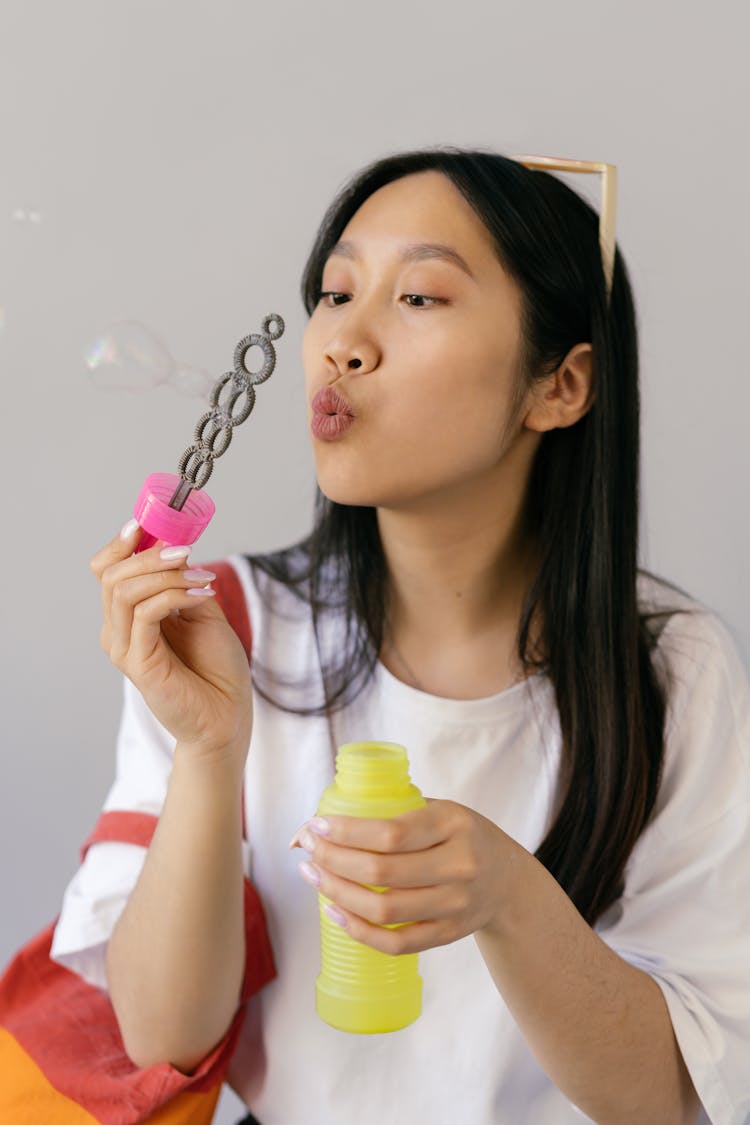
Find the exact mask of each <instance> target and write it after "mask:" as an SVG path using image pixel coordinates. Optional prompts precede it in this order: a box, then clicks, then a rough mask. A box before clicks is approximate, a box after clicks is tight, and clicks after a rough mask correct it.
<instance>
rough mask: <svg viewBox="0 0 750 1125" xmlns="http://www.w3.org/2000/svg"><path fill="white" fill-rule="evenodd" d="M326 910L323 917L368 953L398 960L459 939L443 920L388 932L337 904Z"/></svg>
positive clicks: (415, 924)
mask: <svg viewBox="0 0 750 1125" xmlns="http://www.w3.org/2000/svg"><path fill="white" fill-rule="evenodd" d="M330 908H331V909H330V911H329V910H326V913H327V914H328V916H329V917H330V918H331V920H332V921H334V922H336V923H337V925H341V926H342V928H343V929H344V930H346V932H347V933H348V934H349V936H350V937H352V938H354V940H355V941H360V942H362V944H363V945H369V946H370V947H371V948H372V949H378V950H379V951H380V952H381V953H390V954H391V955H392V956H399V955H400V954H402V953H423V952H424V950H426V949H435V948H436V947H437V946H439V945H448V944H449V942H452V941H456V940H457V937H458V936H463V935H459V934H458V933H457V932H456V931H455V926H453V925H452V924H451V923H450V922H445V921H444V920H439V921H432V922H414V923H412V924H411V925H406V926H398V927H397V928H396V929H393V930H390V929H388V928H387V927H385V926H376V925H373V923H372V922H368V921H367V919H366V918H361V917H360V916H359V915H357V914H354V913H352V911H350V910H346V909H345V908H343V907H341V906H339V904H338V903H337V902H336V903H331V904H330ZM337 916H338V917H337ZM339 918H340V919H342V921H339Z"/></svg>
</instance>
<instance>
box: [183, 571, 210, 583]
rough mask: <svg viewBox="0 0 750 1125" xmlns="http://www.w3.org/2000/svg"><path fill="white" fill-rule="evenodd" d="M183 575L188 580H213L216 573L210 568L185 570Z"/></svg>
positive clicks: (203, 581)
mask: <svg viewBox="0 0 750 1125" xmlns="http://www.w3.org/2000/svg"><path fill="white" fill-rule="evenodd" d="M182 577H183V578H184V579H185V581H186V582H202V583H203V585H204V586H205V585H206V583H207V582H213V580H214V578H215V577H216V575H215V574H214V573H213V572H212V571H210V570H183V572H182Z"/></svg>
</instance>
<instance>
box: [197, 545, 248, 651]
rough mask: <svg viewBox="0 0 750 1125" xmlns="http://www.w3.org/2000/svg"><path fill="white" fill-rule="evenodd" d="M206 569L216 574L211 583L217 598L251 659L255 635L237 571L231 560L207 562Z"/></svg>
mask: <svg viewBox="0 0 750 1125" xmlns="http://www.w3.org/2000/svg"><path fill="white" fill-rule="evenodd" d="M201 566H203V564H201ZM205 569H206V570H210V571H213V573H214V574H215V575H216V579H215V581H213V582H212V583H211V585H212V586H213V588H214V590H216V600H217V602H218V603H219V605H220V606H221V608H222V609H223V611H224V615H225V617H226V619H227V621H228V622H229V624H230V625H231V626H232V628H233V629H234V631H235V633H236V634H237V636H238V637H239V638H240V640H241V641H242V645H243V648H244V649H245V652H246V653H247V658H248V660H249V659H250V657H251V654H252V649H253V636H252V631H251V629H250V618H249V617H248V613H247V602H246V601H245V594H244V592H243V589H242V585H241V583H240V580H239V578H238V577H237V571H236V570H235V569H234V567H233V566H232V564H231V563H229V562H212V563H206V564H205Z"/></svg>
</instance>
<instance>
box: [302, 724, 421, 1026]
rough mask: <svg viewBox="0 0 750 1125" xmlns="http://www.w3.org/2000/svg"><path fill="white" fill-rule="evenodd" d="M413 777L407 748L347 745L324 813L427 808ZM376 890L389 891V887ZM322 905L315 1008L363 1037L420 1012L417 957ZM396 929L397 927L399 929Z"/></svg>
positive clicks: (383, 813) (325, 799)
mask: <svg viewBox="0 0 750 1125" xmlns="http://www.w3.org/2000/svg"><path fill="white" fill-rule="evenodd" d="M425 804H426V802H425V799H424V797H423V796H422V794H421V793H420V791H419V790H418V789H417V787H416V786H415V785H412V783H411V781H410V778H409V761H408V755H407V752H406V749H405V747H403V746H400V745H399V744H398V743H394V742H348V743H346V744H345V745H343V746H341V747H340V748H339V751H338V754H337V756H336V777H335V780H334V782H333V784H332V785H329V787H328V788H327V789H326V791H325V792H324V794H323V796H322V797H321V800H320V804H319V806H318V814H319V815H320V816H326V815H328V814H331V815H341V816H362V817H373V818H378V819H379V818H382V817H392V816H399V815H400V814H401V813H405V812H408V811H409V810H411V809H419V808H423V807H424V805H425ZM373 889H374V890H379V891H384V890H386V889H387V888H385V887H375V888H373ZM318 900H319V904H320V938H321V971H320V974H319V975H318V979H317V984H316V1006H317V1011H318V1015H319V1016H320V1017H321V1019H323V1020H325V1022H326V1023H329V1024H331V1026H333V1027H336V1028H339V1029H340V1030H341V1031H350V1032H356V1033H360V1034H368V1033H369V1034H372V1033H376V1032H386V1031H397V1030H398V1029H399V1028H402V1027H406V1026H407V1025H408V1024H410V1023H413V1021H414V1020H415V1019H416V1018H417V1017H418V1016H419V1014H420V1012H421V1010H422V978H421V977H420V976H419V972H418V955H417V954H416V953H404V954H400V955H398V956H395V955H392V954H388V953H381V952H380V951H379V950H377V949H372V948H371V947H370V946H369V945H363V944H362V943H361V942H358V941H355V940H354V938H352V937H351V936H350V935H349V934H348V933H347V932H346V930H344V929H342V928H341V927H340V926H337V925H336V923H335V922H334V921H333V920H332V919H331V918H329V917H328V915H327V914H326V912H325V910H324V909H323V907H324V905H325V904H326V903H328V902H329V901H330V900H329V899H327V898H325V896H323V895H318ZM391 928H394V929H395V928H397V927H396V926H393V927H391Z"/></svg>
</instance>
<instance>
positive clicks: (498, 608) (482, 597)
mask: <svg viewBox="0 0 750 1125" xmlns="http://www.w3.org/2000/svg"><path fill="white" fill-rule="evenodd" d="M441 501H442V502H441V504H440V509H439V512H438V511H432V512H431V511H430V507H429V505H424V504H423V505H422V506H421V508H420V510H419V511H415V510H414V508H410V509H409V510H406V509H393V508H388V509H384V508H378V510H377V518H378V526H379V530H380V537H381V542H382V545H383V552H384V555H385V560H386V568H387V574H388V598H387V606H388V610H387V618H386V623H385V630H384V634H385V635H384V645H383V653H382V654H381V658H382V659H383V662H384V663H385V664H386V666H387V667H388V668H389V670H390V671H392V672H393V673H394V674H395V675H397V676H398V677H399V678H400V679H406V680H409V681H410V682H412V683H413V686H415V687H420V688H421V689H422V690H424V691H428V692H430V693H431V694H436V695H445V696H448V697H451V698H480V697H482V696H485V695H491V694H495V693H496V692H500V691H502V690H504V689H505V687H508V686H510V684H511V683H514V682H516V681H517V680H518V679H519V678H521V677H522V675H523V669H522V668H521V666H520V662H519V660H518V657H517V653H516V638H517V632H518V624H519V620H520V615H521V608H522V605H523V601H524V598H525V596H526V594H527V592H528V588H529V585H530V583H531V581H532V580H533V577H534V574H535V567H536V552H535V550H534V549H533V545H532V543H531V540H530V538H529V536H528V535H527V534H526V533H525V532H524V528H523V519H522V511H521V509H520V504H519V505H516V506H511V505H507V504H506V506H505V508H500V509H499V510H493V509H492V508H491V507H489V506H487V505H483V507H482V510H481V511H478V510H477V508H478V507H479V505H475V506H474V510H472V505H470V504H469V503H467V502H466V501H465V500H463V501H462V502H461V503H459V504H456V505H454V506H452V507H450V508H449V507H446V505H445V502H444V501H445V498H444V497H441ZM467 693H468V694H467Z"/></svg>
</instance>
